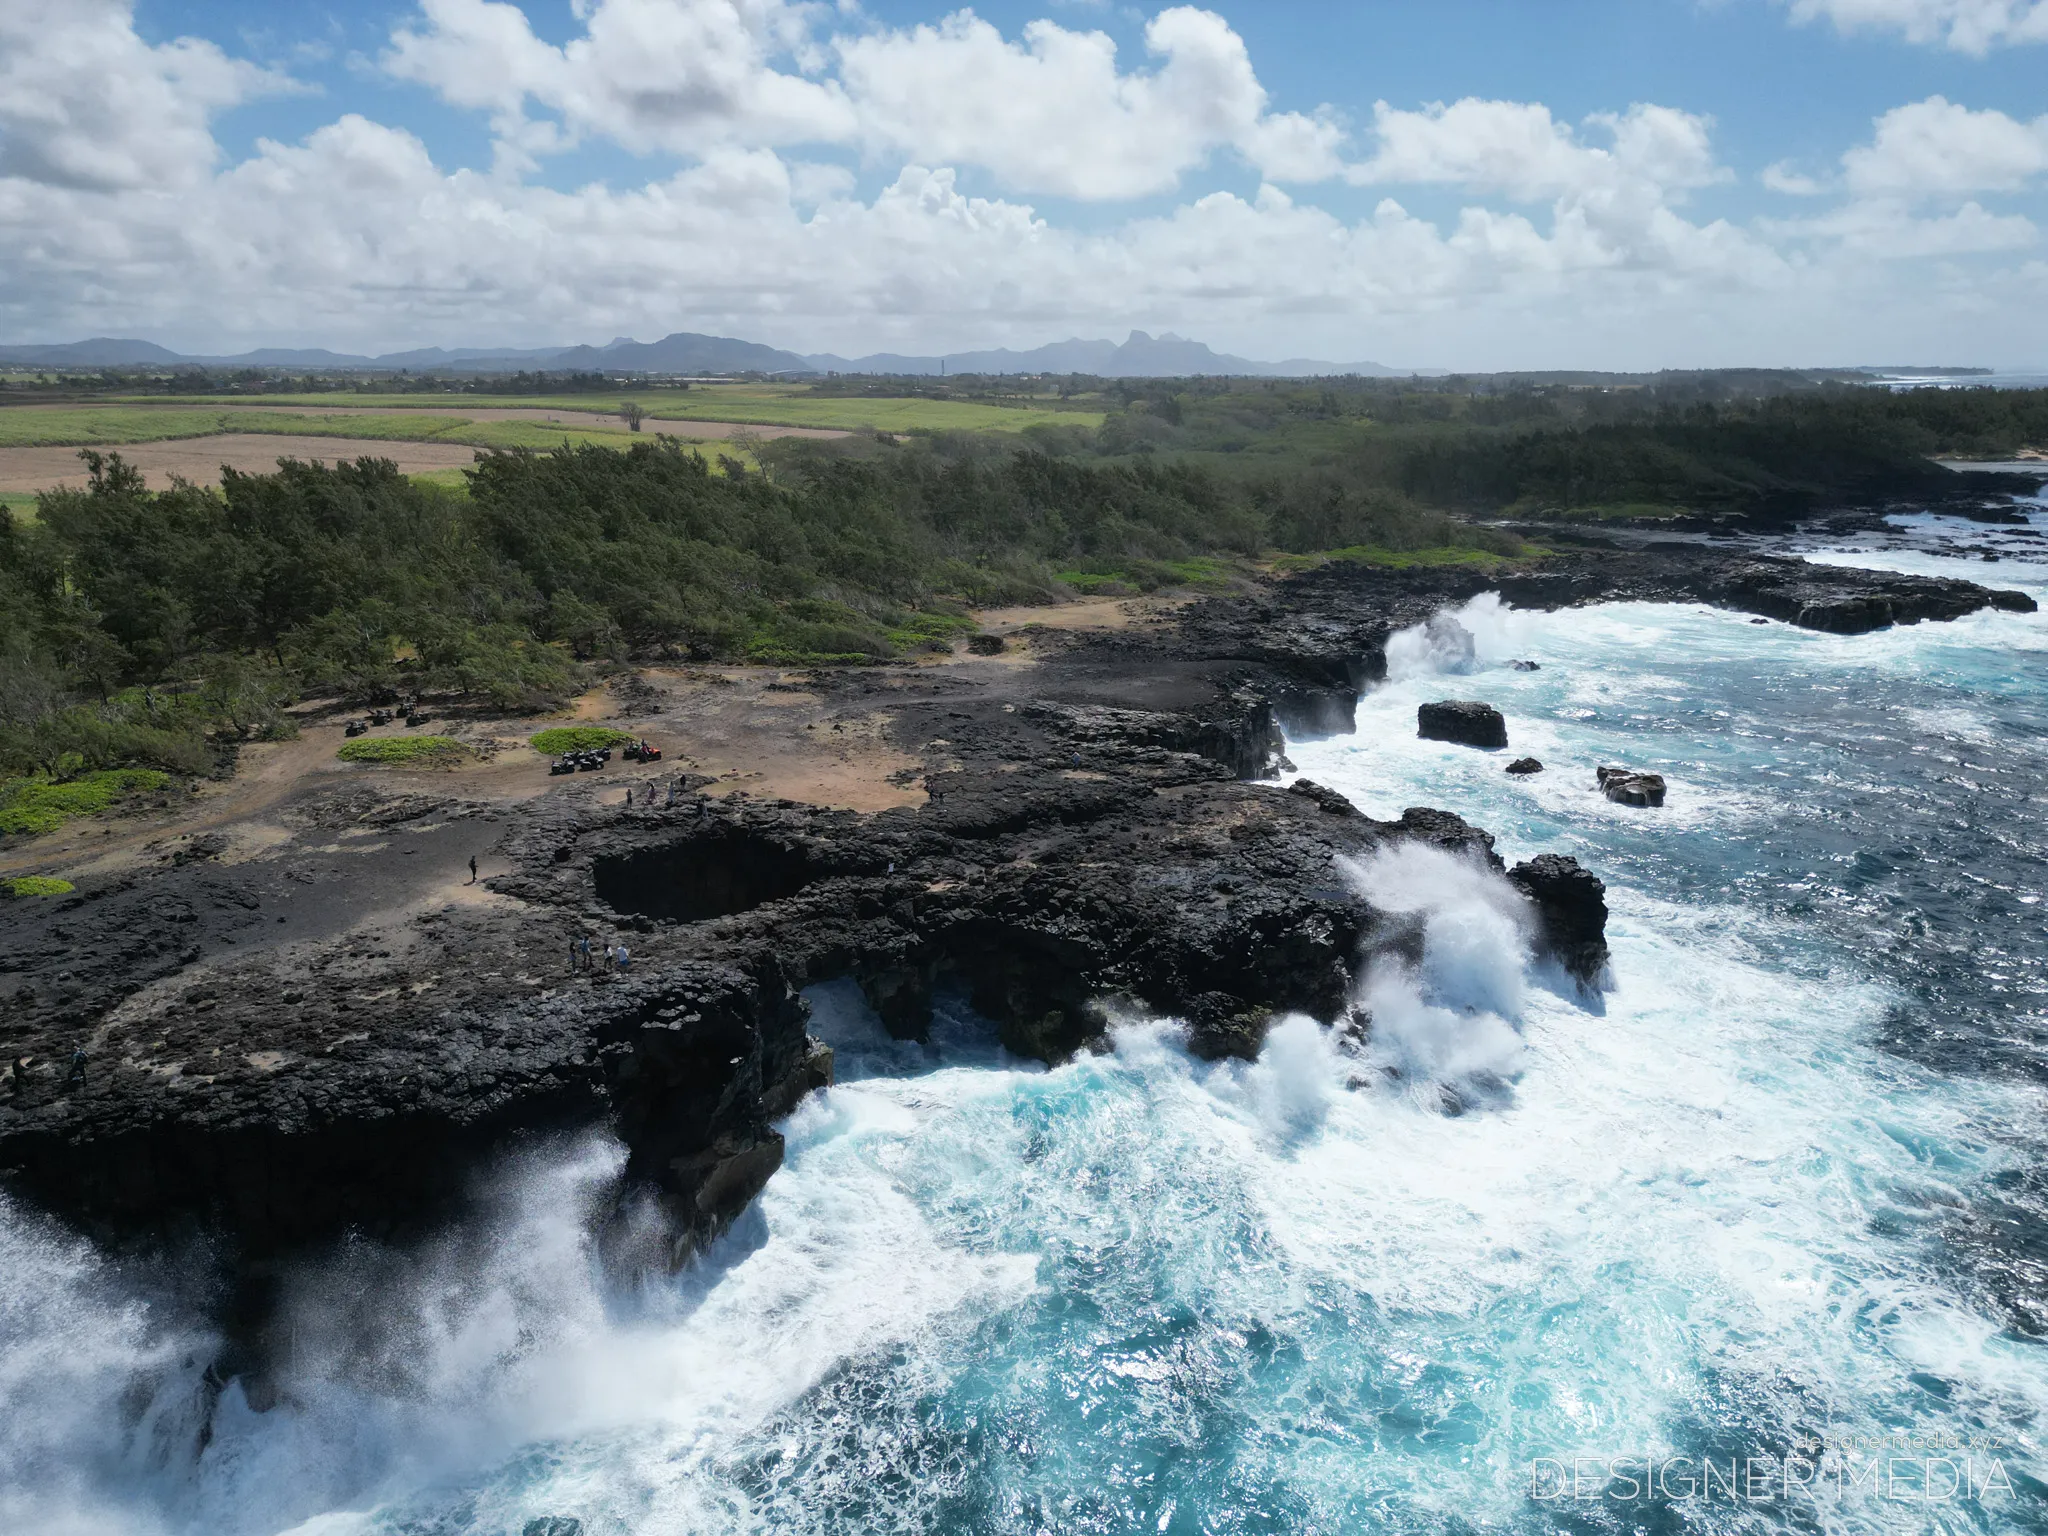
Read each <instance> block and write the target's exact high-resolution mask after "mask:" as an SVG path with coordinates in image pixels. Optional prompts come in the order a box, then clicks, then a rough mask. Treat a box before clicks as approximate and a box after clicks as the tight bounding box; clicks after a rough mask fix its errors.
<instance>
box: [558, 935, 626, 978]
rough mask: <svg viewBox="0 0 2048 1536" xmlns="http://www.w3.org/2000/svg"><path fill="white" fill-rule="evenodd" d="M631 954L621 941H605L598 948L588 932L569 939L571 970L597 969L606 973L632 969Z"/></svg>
mask: <svg viewBox="0 0 2048 1536" xmlns="http://www.w3.org/2000/svg"><path fill="white" fill-rule="evenodd" d="M632 965H633V956H632V954H631V952H629V951H628V950H627V948H626V946H625V945H624V944H623V943H618V944H613V943H609V942H608V943H606V944H605V945H604V947H603V948H602V949H600V948H599V947H598V945H597V943H596V941H595V940H593V939H592V938H591V937H590V935H589V934H581V935H579V936H578V937H576V938H573V939H571V940H570V941H569V969H570V970H572V971H588V972H591V973H592V974H595V973H596V972H598V971H600V970H601V971H604V972H606V973H611V972H616V971H625V970H630V969H632Z"/></svg>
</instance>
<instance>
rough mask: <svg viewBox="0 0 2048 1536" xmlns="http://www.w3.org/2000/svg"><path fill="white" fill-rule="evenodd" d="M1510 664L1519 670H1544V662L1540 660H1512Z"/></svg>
mask: <svg viewBox="0 0 2048 1536" xmlns="http://www.w3.org/2000/svg"><path fill="white" fill-rule="evenodd" d="M1508 665H1509V666H1511V667H1513V668H1514V669H1515V670H1516V671H1517V672H1541V671H1542V670H1543V663H1542V662H1540V661H1511V662H1509V663H1508Z"/></svg>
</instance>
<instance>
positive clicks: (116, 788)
mask: <svg viewBox="0 0 2048 1536" xmlns="http://www.w3.org/2000/svg"><path fill="white" fill-rule="evenodd" d="M170 782H171V776H170V775H169V774H167V773H163V772H160V771H158V770H156V769H153V768H117V769H112V770H108V771H103V772H99V773H88V774H84V775H82V776H80V777H78V778H75V779H71V780H69V781H68V782H59V781H53V780H51V779H48V778H23V779H6V780H0V833H4V834H7V835H9V836H15V837H34V836H36V835H38V834H39V833H43V832H54V831H56V830H57V829H58V828H59V827H61V826H63V825H64V823H65V822H67V821H69V820H70V819H71V818H72V817H74V816H90V815H93V814H95V813H96V812H99V811H104V810H107V809H108V808H110V807H111V806H113V805H115V804H117V803H118V802H120V801H122V800H125V799H127V798H129V797H130V796H133V795H139V794H147V793H150V792H151V791H154V790H160V789H163V788H165V787H166V786H168V785H169V784H170Z"/></svg>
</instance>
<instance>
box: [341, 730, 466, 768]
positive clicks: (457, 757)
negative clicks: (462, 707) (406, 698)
mask: <svg viewBox="0 0 2048 1536" xmlns="http://www.w3.org/2000/svg"><path fill="white" fill-rule="evenodd" d="M469 755H470V752H469V748H467V747H465V746H464V745H463V744H462V743H461V742H459V741H457V740H456V739H455V738H454V737H453V736H378V737H375V738H370V737H358V738H357V739H356V740H354V741H345V742H343V743H342V744H341V750H340V751H339V752H337V753H335V756H336V757H338V758H340V759H341V760H342V761H343V762H345V763H377V764H381V765H383V766H385V767H393V766H396V767H420V768H453V767H454V766H455V765H456V764H457V763H459V762H461V761H462V760H463V759H464V758H466V757H468V756H469Z"/></svg>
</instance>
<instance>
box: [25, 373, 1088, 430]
mask: <svg viewBox="0 0 2048 1536" xmlns="http://www.w3.org/2000/svg"><path fill="white" fill-rule="evenodd" d="M143 398H145V397H142V396H132V395H131V396H125V397H116V399H117V400H119V401H123V402H125V403H139V402H140V401H141V400H142V399H143ZM262 399H263V403H264V404H266V405H294V406H309V407H313V408H315V409H317V408H318V407H320V406H323V405H324V406H329V407H333V406H338V405H355V406H375V407H377V408H378V410H379V411H380V412H401V413H410V412H434V411H447V412H457V411H483V410H519V409H525V410H549V411H591V412H599V413H604V412H615V411H617V410H618V408H619V406H620V405H621V404H622V403H624V402H625V401H628V400H631V401H634V402H635V403H637V404H638V405H639V406H640V408H641V409H642V410H644V411H646V413H647V415H648V419H649V420H650V421H657V422H659V421H730V422H736V423H739V424H741V425H744V426H761V427H831V428H837V429H839V430H841V431H857V430H859V429H861V428H863V427H867V428H872V429H874V430H875V431H878V432H1021V431H1023V430H1024V429H1025V428H1026V427H1029V426H1034V425H1036V424H1038V423H1040V422H1058V423H1061V424H1063V425H1068V426H1086V427H1099V426H1100V425H1102V412H1100V411H1073V410H1062V409H1059V408H1058V402H1057V401H1053V400H1044V401H1032V402H1029V403H1025V402H1019V403H1018V404H1015V405H983V404H980V403H978V402H975V401H968V400H925V399H922V398H917V397H889V398H881V399H864V398H858V397H848V396H838V395H813V394H811V393H810V392H809V391H807V390H803V389H794V388H789V387H787V386H782V385H774V384H707V385H698V386H696V387H695V388H692V389H687V390H675V389H669V390H664V389H642V390H630V389H629V390H621V391H619V392H618V393H617V394H616V395H611V394H604V395H531V396H526V395H502V396H501V395H467V394H464V395H355V394H331V395H265V396H263V397H262ZM194 403H195V404H204V405H211V406H219V405H244V406H245V405H247V404H249V403H250V397H248V396H246V395H231V396H214V397H205V396H202V397H199V399H198V400H197V401H195V402H194ZM80 409H81V410H84V409H87V408H85V407H81V408H80ZM155 409H156V410H158V411H161V412H162V413H163V414H165V415H169V414H171V413H172V411H174V410H178V409H181V407H156V408H155ZM43 414H49V415H56V414H60V413H57V412H47V413H43ZM62 414H67V415H68V414H70V413H62ZM4 415H5V413H4V412H0V417H4ZM497 425H501V426H511V425H523V423H511V422H501V423H497ZM217 430H232V431H238V432H249V431H257V430H262V429H259V428H254V427H247V426H238V427H234V428H223V429H217ZM278 430H282V429H278ZM180 435H190V434H180ZM13 440H14V439H8V438H5V437H0V443H5V442H8V441H13ZM445 440H446V441H451V442H452V441H466V439H454V438H449V439H445ZM129 441H144V439H139V438H137V439H129Z"/></svg>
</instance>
